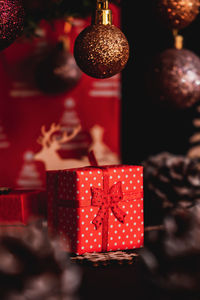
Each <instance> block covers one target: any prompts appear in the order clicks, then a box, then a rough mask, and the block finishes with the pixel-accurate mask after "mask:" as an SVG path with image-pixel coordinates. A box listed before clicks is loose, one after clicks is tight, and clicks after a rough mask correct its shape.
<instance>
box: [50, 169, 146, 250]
mask: <svg viewBox="0 0 200 300" xmlns="http://www.w3.org/2000/svg"><path fill="white" fill-rule="evenodd" d="M47 192H48V226H49V231H50V234H55V235H59V237H60V238H61V241H62V242H64V244H65V241H66V245H67V243H69V245H70V249H68V250H69V251H71V252H73V253H76V254H82V253H85V252H101V251H112V250H125V249H133V248H139V247H142V246H143V236H144V222H143V168H142V167H141V166H128V165H117V166H104V167H85V168H78V169H71V170H61V171H49V172H47Z"/></svg>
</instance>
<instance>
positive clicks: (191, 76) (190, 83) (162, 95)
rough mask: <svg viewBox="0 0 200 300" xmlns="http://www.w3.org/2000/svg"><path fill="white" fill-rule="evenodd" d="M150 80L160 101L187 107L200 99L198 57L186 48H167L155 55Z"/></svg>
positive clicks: (199, 60) (178, 106) (199, 64)
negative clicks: (155, 58)
mask: <svg viewBox="0 0 200 300" xmlns="http://www.w3.org/2000/svg"><path fill="white" fill-rule="evenodd" d="M150 81H151V86H152V89H153V90H154V93H156V94H157V96H159V97H158V98H159V100H160V101H162V102H163V103H165V104H168V105H169V104H170V105H172V106H174V107H176V108H183V109H184V108H188V107H190V106H192V105H193V104H194V103H196V102H197V101H199V99H200V59H199V57H198V56H196V55H195V54H194V53H193V52H191V51H189V50H186V49H181V50H178V49H167V50H165V51H164V52H162V53H161V54H160V55H159V56H158V57H157V60H156V62H155V64H154V67H153V74H151V75H150Z"/></svg>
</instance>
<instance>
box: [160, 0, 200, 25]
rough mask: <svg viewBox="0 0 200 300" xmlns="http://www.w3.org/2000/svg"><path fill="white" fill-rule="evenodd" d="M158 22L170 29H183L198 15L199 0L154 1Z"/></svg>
mask: <svg viewBox="0 0 200 300" xmlns="http://www.w3.org/2000/svg"><path fill="white" fill-rule="evenodd" d="M155 10H156V14H157V15H158V18H159V20H160V21H161V22H162V23H164V24H165V25H166V26H167V27H169V28H170V29H183V28H185V27H187V26H188V25H189V24H190V23H191V22H192V21H194V20H195V18H196V17H197V15H198V14H199V0H156V2H155Z"/></svg>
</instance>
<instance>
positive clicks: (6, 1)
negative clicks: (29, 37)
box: [0, 0, 24, 50]
mask: <svg viewBox="0 0 200 300" xmlns="http://www.w3.org/2000/svg"><path fill="white" fill-rule="evenodd" d="M23 23H24V7H23V5H22V0H1V1H0V50H3V49H5V48H7V47H8V46H9V45H10V44H11V43H12V42H14V40H15V39H16V38H17V37H19V35H20V34H21V33H22V30H23Z"/></svg>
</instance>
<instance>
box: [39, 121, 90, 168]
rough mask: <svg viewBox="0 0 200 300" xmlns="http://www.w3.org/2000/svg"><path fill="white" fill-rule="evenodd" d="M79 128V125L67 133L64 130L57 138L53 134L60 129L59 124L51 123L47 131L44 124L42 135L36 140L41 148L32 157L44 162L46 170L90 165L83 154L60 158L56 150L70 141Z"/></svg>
mask: <svg viewBox="0 0 200 300" xmlns="http://www.w3.org/2000/svg"><path fill="white" fill-rule="evenodd" d="M80 130H81V126H80V125H79V126H77V127H76V128H74V130H73V131H72V133H70V134H67V132H66V131H64V132H63V133H62V136H61V138H60V139H58V138H56V137H55V135H53V134H55V133H56V132H58V131H61V126H60V125H59V124H58V125H56V124H55V123H53V124H51V127H50V129H49V130H48V131H46V129H45V126H42V127H41V133H42V136H40V137H39V138H38V140H37V142H38V143H39V144H40V145H42V149H41V150H40V151H39V152H38V153H36V154H35V155H34V159H35V160H36V161H42V162H44V164H45V169H46V170H63V169H71V168H79V167H85V166H88V165H90V163H89V160H88V158H87V157H86V156H84V157H83V158H82V159H74V158H66V159H62V158H61V157H60V155H59V154H58V152H57V151H58V150H59V149H60V147H61V145H62V144H64V143H66V142H69V141H71V140H72V139H73V138H74V137H75V136H76V135H77V134H78V133H79V132H80Z"/></svg>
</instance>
